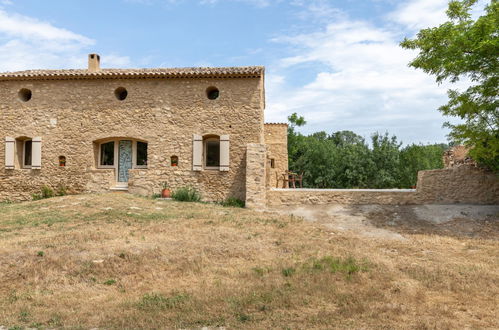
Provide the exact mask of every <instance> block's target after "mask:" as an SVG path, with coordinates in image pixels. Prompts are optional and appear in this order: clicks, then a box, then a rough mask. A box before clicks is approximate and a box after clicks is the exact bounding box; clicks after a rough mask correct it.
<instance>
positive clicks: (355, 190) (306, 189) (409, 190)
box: [270, 188, 416, 192]
mask: <svg viewBox="0 0 499 330" xmlns="http://www.w3.org/2000/svg"><path fill="white" fill-rule="evenodd" d="M270 190H272V191H292V192H328V191H338V192H345V191H353V192H416V189H316V188H314V189H312V188H271V189H270Z"/></svg>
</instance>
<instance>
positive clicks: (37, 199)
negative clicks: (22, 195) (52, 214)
mask: <svg viewBox="0 0 499 330" xmlns="http://www.w3.org/2000/svg"><path fill="white" fill-rule="evenodd" d="M42 198H43V197H42V195H41V194H32V195H31V199H32V200H34V201H39V200H40V199H42Z"/></svg>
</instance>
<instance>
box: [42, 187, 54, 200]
mask: <svg viewBox="0 0 499 330" xmlns="http://www.w3.org/2000/svg"><path fill="white" fill-rule="evenodd" d="M54 196H55V194H54V190H52V188H50V187H49V186H43V187H42V198H51V197H54Z"/></svg>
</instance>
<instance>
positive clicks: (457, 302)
mask: <svg viewBox="0 0 499 330" xmlns="http://www.w3.org/2000/svg"><path fill="white" fill-rule="evenodd" d="M277 211H278V212H276V211H274V210H266V211H254V210H249V209H242V208H230V207H222V206H220V205H214V204H207V203H181V202H175V201H164V200H155V199H151V198H144V197H139V196H134V195H130V194H117V193H109V194H91V195H90V194H89V195H77V196H64V197H56V198H50V199H44V200H39V201H33V202H25V203H12V204H7V203H0V330H2V326H4V327H5V328H6V329H24V328H33V329H61V328H63V329H92V328H98V329H124V328H125V329H174V328H180V329H201V328H204V327H209V328H210V329H213V328H220V327H224V328H227V329H333V328H335V329H337V328H339V329H499V318H498V315H499V239H498V237H499V235H498V232H499V231H498V222H499V221H498V219H497V215H498V208H497V207H487V206H468V205H459V206H446V205H441V206H429V205H427V206H417V207H414V206H411V207H409V206H404V207H402V206H401V207H393V206H383V207H381V206H345V205H343V206H342V205H330V206H315V207H296V208H293V209H281V210H277ZM278 213H282V214H278ZM289 213H291V215H290V214H289Z"/></svg>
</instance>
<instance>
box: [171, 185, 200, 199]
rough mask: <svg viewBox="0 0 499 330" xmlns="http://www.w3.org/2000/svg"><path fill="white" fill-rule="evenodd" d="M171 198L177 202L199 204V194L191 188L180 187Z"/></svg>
mask: <svg viewBox="0 0 499 330" xmlns="http://www.w3.org/2000/svg"><path fill="white" fill-rule="evenodd" d="M172 198H173V199H174V200H176V201H179V202H199V201H200V200H201V194H199V192H198V191H197V190H196V189H194V188H192V187H182V188H179V189H177V190H175V191H174V192H173V193H172Z"/></svg>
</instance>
